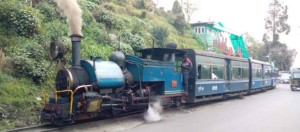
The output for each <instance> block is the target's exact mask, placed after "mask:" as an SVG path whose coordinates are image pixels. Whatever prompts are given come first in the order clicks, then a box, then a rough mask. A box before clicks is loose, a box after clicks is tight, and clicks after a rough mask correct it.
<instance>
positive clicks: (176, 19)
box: [169, 0, 186, 34]
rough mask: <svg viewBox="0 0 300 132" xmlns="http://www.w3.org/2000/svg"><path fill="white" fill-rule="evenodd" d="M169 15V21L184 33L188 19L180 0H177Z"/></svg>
mask: <svg viewBox="0 0 300 132" xmlns="http://www.w3.org/2000/svg"><path fill="white" fill-rule="evenodd" d="M170 15H171V16H169V22H170V23H171V24H172V25H173V26H174V27H175V28H176V29H177V30H178V31H179V32H180V33H182V34H184V30H185V27H186V21H185V17H184V14H183V12H182V8H181V6H180V4H179V2H178V1H177V0H176V1H175V2H174V4H173V8H172V13H171V14H170Z"/></svg>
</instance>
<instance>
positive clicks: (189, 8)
mask: <svg viewBox="0 0 300 132" xmlns="http://www.w3.org/2000/svg"><path fill="white" fill-rule="evenodd" d="M183 9H184V12H185V14H186V16H187V22H190V20H191V16H192V14H193V13H194V12H195V11H196V10H197V9H198V8H197V7H196V6H195V4H194V3H191V2H190V0H186V1H185V2H184V7H183Z"/></svg>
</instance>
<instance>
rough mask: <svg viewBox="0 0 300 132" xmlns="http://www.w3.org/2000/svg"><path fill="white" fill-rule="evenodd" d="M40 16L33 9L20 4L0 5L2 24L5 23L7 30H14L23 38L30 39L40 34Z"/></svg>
mask: <svg viewBox="0 0 300 132" xmlns="http://www.w3.org/2000/svg"><path fill="white" fill-rule="evenodd" d="M40 16H41V15H40V14H39V13H38V12H37V11H36V10H34V9H33V8H29V7H27V6H24V5H21V4H18V2H16V3H14V1H9V2H3V3H1V5H0V17H1V20H0V22H2V23H5V27H6V29H7V30H11V29H13V30H14V31H15V32H16V33H18V34H19V35H21V36H25V37H30V36H32V35H33V34H36V33H38V32H39V30H40V24H41V23H40V18H39V17H40Z"/></svg>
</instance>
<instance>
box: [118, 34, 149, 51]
mask: <svg viewBox="0 0 300 132" xmlns="http://www.w3.org/2000/svg"><path fill="white" fill-rule="evenodd" d="M121 40H122V41H123V42H125V43H127V44H129V45H130V46H131V47H132V49H133V50H134V51H136V50H139V49H141V48H143V47H144V45H145V44H144V39H143V38H142V37H141V36H139V35H137V34H136V35H133V34H131V33H130V32H127V31H123V33H122V38H121Z"/></svg>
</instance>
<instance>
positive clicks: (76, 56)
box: [70, 34, 82, 66]
mask: <svg viewBox="0 0 300 132" xmlns="http://www.w3.org/2000/svg"><path fill="white" fill-rule="evenodd" d="M70 37H71V41H72V66H80V42H81V38H82V36H81V35H78V34H73V35H71V36H70Z"/></svg>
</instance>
